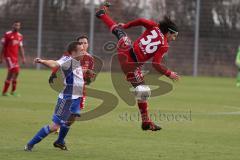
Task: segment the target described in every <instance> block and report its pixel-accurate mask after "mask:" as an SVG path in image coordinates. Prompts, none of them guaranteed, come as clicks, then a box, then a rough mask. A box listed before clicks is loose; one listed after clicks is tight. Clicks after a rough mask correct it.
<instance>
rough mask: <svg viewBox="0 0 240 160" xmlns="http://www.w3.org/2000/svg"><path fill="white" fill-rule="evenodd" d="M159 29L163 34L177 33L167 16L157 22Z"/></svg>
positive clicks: (175, 27) (176, 28) (174, 25)
mask: <svg viewBox="0 0 240 160" xmlns="http://www.w3.org/2000/svg"><path fill="white" fill-rule="evenodd" d="M159 28H160V30H161V32H162V33H163V34H166V33H168V32H170V33H171V34H173V33H176V32H178V27H177V25H176V24H175V23H174V22H173V21H172V20H171V19H170V17H168V16H164V18H163V20H162V21H160V22H159Z"/></svg>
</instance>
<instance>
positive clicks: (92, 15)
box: [89, 0, 95, 54]
mask: <svg viewBox="0 0 240 160" xmlns="http://www.w3.org/2000/svg"><path fill="white" fill-rule="evenodd" d="M94 21H95V4H94V0H91V1H90V31H89V43H90V45H89V52H90V54H93V49H94V48H93V47H94Z"/></svg>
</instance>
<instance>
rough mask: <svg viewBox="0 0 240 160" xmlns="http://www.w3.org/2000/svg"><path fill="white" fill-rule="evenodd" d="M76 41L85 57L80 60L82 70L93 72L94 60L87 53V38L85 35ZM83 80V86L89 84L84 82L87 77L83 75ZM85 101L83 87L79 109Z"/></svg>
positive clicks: (83, 105)
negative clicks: (81, 45)
mask: <svg viewBox="0 0 240 160" xmlns="http://www.w3.org/2000/svg"><path fill="white" fill-rule="evenodd" d="M77 41H78V42H80V43H81V44H83V48H84V51H85V52H84V53H85V55H84V56H83V58H82V59H81V61H80V62H81V66H82V69H83V70H87V69H88V70H93V69H94V59H93V57H92V56H91V54H89V53H88V47H89V45H88V37H87V36H85V35H82V36H79V37H78V38H77ZM83 78H84V80H85V84H87V85H88V83H89V82H87V81H86V78H87V75H86V74H85V73H84V75H83ZM85 101H86V89H85V85H84V88H83V97H82V102H81V104H80V108H81V109H83V108H84V107H85Z"/></svg>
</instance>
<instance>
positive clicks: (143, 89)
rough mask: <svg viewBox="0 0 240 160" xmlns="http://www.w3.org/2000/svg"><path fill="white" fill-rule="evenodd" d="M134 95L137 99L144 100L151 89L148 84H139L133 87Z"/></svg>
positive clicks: (149, 94) (148, 95)
mask: <svg viewBox="0 0 240 160" xmlns="http://www.w3.org/2000/svg"><path fill="white" fill-rule="evenodd" d="M135 96H136V99H137V100H140V101H146V100H147V99H148V98H149V97H150V96H151V89H150V88H149V86H148V85H139V86H137V87H136V88H135Z"/></svg>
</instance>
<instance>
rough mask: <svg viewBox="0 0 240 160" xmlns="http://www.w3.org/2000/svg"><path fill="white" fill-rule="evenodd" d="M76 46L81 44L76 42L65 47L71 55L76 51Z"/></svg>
mask: <svg viewBox="0 0 240 160" xmlns="http://www.w3.org/2000/svg"><path fill="white" fill-rule="evenodd" d="M78 45H81V43H80V42H77V41H73V42H70V43H69V44H68V46H67V51H68V53H69V54H71V52H72V51H76V50H77V46H78Z"/></svg>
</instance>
